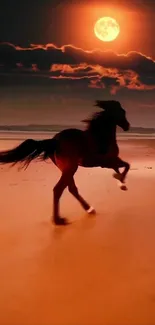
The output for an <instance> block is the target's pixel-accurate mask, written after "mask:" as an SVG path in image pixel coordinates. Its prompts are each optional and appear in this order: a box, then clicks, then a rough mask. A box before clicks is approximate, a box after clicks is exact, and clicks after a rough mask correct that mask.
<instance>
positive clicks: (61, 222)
mask: <svg viewBox="0 0 155 325" xmlns="http://www.w3.org/2000/svg"><path fill="white" fill-rule="evenodd" d="M54 224H55V225H57V226H66V225H68V224H69V222H68V221H67V219H66V218H60V217H58V218H56V219H54Z"/></svg>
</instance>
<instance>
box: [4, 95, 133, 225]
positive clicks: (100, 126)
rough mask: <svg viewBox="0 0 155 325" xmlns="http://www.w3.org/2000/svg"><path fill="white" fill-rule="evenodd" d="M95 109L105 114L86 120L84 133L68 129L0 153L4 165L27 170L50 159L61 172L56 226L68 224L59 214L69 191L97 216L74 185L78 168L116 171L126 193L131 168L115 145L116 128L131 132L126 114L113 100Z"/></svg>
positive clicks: (55, 194)
mask: <svg viewBox="0 0 155 325" xmlns="http://www.w3.org/2000/svg"><path fill="white" fill-rule="evenodd" d="M95 106H98V107H100V108H101V109H102V111H100V112H97V113H95V114H94V115H93V116H92V117H91V118H90V119H88V120H84V122H86V123H87V127H86V128H85V130H80V129H73V128H70V129H65V130H63V131H61V132H59V133H57V134H56V135H55V136H54V137H53V138H52V139H46V140H39V141H37V140H33V139H27V140H25V141H23V142H22V143H21V144H20V145H19V146H17V147H15V148H13V149H11V150H8V151H2V152H0V163H1V164H9V163H11V164H12V165H15V164H16V163H21V164H22V168H23V167H25V168H27V167H28V165H29V164H30V162H31V161H32V160H33V159H36V158H38V159H39V160H42V161H43V160H46V159H48V158H50V159H51V160H52V161H53V163H54V164H55V165H56V166H57V167H58V168H59V169H60V170H61V172H62V175H61V177H60V179H59V181H58V183H57V184H56V185H55V187H54V189H53V221H54V223H55V224H56V225H65V224H67V220H66V219H65V218H62V217H60V214H59V200H60V197H61V195H62V193H63V191H64V189H65V188H67V187H68V190H69V192H70V193H71V194H72V195H73V196H74V197H75V198H76V199H77V200H78V201H79V202H80V204H81V205H82V207H83V208H84V210H86V211H87V212H88V213H93V212H95V210H94V209H93V208H92V207H91V206H90V205H89V204H88V203H87V202H86V201H85V200H84V199H83V198H82V196H81V195H80V194H79V192H78V189H77V187H76V185H75V181H74V175H75V173H76V171H77V169H78V166H83V167H102V168H111V169H114V171H115V174H114V175H113V176H114V177H115V178H116V179H117V180H119V181H120V182H121V189H122V190H125V189H126V187H125V185H124V183H125V177H126V174H127V172H128V171H129V168H130V165H129V164H128V163H127V162H125V161H123V160H122V159H120V158H119V148H118V145H117V141H116V127H117V126H119V127H121V128H122V129H123V130H124V131H128V130H129V127H130V124H129V122H128V121H127V118H126V113H125V110H124V109H123V108H122V107H121V104H120V103H119V102H118V101H114V100H111V101H100V100H97V101H96V104H95ZM122 167H124V171H123V172H122V173H120V171H119V168H122Z"/></svg>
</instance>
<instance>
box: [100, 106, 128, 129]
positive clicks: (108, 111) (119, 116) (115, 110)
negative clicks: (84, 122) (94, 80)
mask: <svg viewBox="0 0 155 325" xmlns="http://www.w3.org/2000/svg"><path fill="white" fill-rule="evenodd" d="M94 106H98V107H100V108H102V109H103V110H104V112H105V115H106V116H107V117H108V118H109V120H111V121H113V122H114V123H115V124H116V125H118V126H119V127H121V128H122V129H123V130H124V131H128V130H129V128H130V123H129V122H128V120H127V118H126V112H125V110H124V109H123V108H122V106H121V104H120V103H119V102H118V101H115V100H107V101H106V100H96V103H95V105H94Z"/></svg>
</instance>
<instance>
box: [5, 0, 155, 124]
mask: <svg viewBox="0 0 155 325" xmlns="http://www.w3.org/2000/svg"><path fill="white" fill-rule="evenodd" d="M154 12H155V2H154V1H153V0H107V1H106V0H105V1H104V0H102V1H97V0H96V1H94V0H72V1H71V0H70V1H69V0H36V1H35V0H33V1H29V0H27V1H26V2H25V1H21V0H5V1H4V0H1V10H0V125H3V124H66V125H68V124H69V125H72V124H77V123H78V122H79V121H81V120H82V119H83V118H85V117H87V116H89V115H90V114H91V113H92V112H93V111H94V107H93V103H94V101H95V100H96V99H103V100H104V99H106V100H108V99H114V100H119V101H120V103H121V104H122V106H123V107H124V108H125V109H126V111H127V115H128V119H129V121H130V122H131V125H133V126H143V127H155V122H154V121H155V38H154V31H155V19H154ZM105 16H109V17H112V18H114V19H115V20H116V21H117V23H118V24H119V27H120V33H119V35H118V37H117V38H116V39H115V40H113V41H111V42H104V41H101V40H99V39H98V38H97V37H96V35H95V33H94V25H95V23H96V21H97V20H98V19H99V18H101V17H105Z"/></svg>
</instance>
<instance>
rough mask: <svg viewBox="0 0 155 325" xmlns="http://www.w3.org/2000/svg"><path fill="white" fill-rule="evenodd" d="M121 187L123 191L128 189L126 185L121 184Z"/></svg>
mask: <svg viewBox="0 0 155 325" xmlns="http://www.w3.org/2000/svg"><path fill="white" fill-rule="evenodd" d="M120 189H121V190H122V191H127V190H128V188H127V187H126V185H121V186H120Z"/></svg>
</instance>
